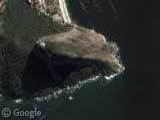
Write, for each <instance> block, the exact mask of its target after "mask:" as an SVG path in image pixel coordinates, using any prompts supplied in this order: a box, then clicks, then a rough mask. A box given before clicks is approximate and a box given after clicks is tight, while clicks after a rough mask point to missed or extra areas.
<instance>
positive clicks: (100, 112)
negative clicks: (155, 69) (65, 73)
mask: <svg viewBox="0 0 160 120" xmlns="http://www.w3.org/2000/svg"><path fill="white" fill-rule="evenodd" d="M125 77H126V76H125V73H123V74H122V75H120V76H117V77H115V78H114V79H112V80H106V79H99V78H97V79H92V80H90V81H88V82H87V83H85V84H83V85H80V86H81V87H79V86H76V87H73V88H69V89H66V90H59V91H57V94H56V95H55V94H51V95H49V96H45V97H40V98H35V99H33V100H23V99H17V100H7V99H5V98H3V97H2V96H1V98H0V102H1V104H0V111H2V110H3V109H4V108H9V109H11V111H12V115H11V116H10V117H8V118H5V120H12V119H16V120H30V119H31V118H30V117H29V116H16V115H14V113H13V112H14V110H15V109H19V111H33V110H35V109H37V110H38V111H40V112H41V116H40V117H39V116H35V118H32V119H34V120H53V119H54V120H75V119H76V120H82V119H83V120H90V119H92V120H99V119H101V120H103V119H105V120H106V119H107V120H117V119H118V120H126V119H127V118H126V116H127V104H128V103H127V92H126V78H125ZM0 119H4V117H3V116H2V114H1V115H0Z"/></svg>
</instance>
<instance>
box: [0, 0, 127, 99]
mask: <svg viewBox="0 0 160 120" xmlns="http://www.w3.org/2000/svg"><path fill="white" fill-rule="evenodd" d="M64 2H65V1H64V0H1V1H0V13H1V14H0V28H1V29H0V39H1V40H0V91H1V93H2V94H3V95H6V96H10V97H17V96H24V95H25V94H27V95H28V94H29V95H34V94H36V93H40V92H41V91H43V90H45V89H48V88H60V87H61V88H64V87H67V86H73V85H75V84H77V83H78V82H79V81H83V80H87V79H88V78H91V77H93V76H101V77H105V76H107V77H109V76H111V75H113V74H120V73H121V72H122V71H123V70H124V67H123V65H122V63H121V61H120V59H119V48H118V46H117V45H116V44H115V43H114V42H110V41H109V40H108V38H105V37H104V36H103V35H102V34H100V33H97V32H96V31H94V30H90V29H87V28H85V27H82V26H79V25H76V24H74V23H72V22H71V20H70V18H69V14H68V11H67V8H66V5H65V3H64ZM62 4H63V5H62Z"/></svg>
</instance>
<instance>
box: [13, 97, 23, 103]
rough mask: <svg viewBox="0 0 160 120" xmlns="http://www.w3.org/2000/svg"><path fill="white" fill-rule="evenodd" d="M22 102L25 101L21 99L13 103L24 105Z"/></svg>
mask: <svg viewBox="0 0 160 120" xmlns="http://www.w3.org/2000/svg"><path fill="white" fill-rule="evenodd" d="M22 101H23V100H22V99H21V98H20V99H16V100H13V102H14V103H17V104H20V103H22Z"/></svg>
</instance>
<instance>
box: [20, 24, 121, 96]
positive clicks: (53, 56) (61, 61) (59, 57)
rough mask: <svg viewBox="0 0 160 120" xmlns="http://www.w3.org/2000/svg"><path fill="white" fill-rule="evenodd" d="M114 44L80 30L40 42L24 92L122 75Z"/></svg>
mask: <svg viewBox="0 0 160 120" xmlns="http://www.w3.org/2000/svg"><path fill="white" fill-rule="evenodd" d="M111 44H112V43H109V42H106V40H105V39H104V37H103V36H102V35H100V34H98V33H96V32H94V31H91V30H88V29H84V28H80V27H77V26H75V27H73V29H71V30H70V31H67V32H64V33H59V34H56V35H49V36H45V37H42V38H40V40H39V41H38V42H37V44H36V45H35V47H34V48H33V50H32V53H31V56H30V58H29V61H28V64H27V67H26V69H25V73H24V76H23V79H22V83H23V88H24V90H26V91H28V92H31V93H32V92H35V91H39V90H42V89H45V88H49V87H53V86H54V87H57V86H58V87H65V86H70V85H75V84H77V83H78V82H79V81H82V80H86V79H88V78H90V77H93V76H109V75H111V74H114V73H117V74H118V73H120V72H121V71H122V70H123V66H122V65H121V64H120V63H119V62H118V61H117V60H116V58H115V54H117V53H116V51H117V46H114V47H113V46H112V45H111Z"/></svg>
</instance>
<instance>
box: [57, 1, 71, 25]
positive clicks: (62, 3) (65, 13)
mask: <svg viewBox="0 0 160 120" xmlns="http://www.w3.org/2000/svg"><path fill="white" fill-rule="evenodd" d="M59 6H60V9H61V12H62V15H63V19H64V22H66V23H71V19H70V17H69V14H68V10H67V7H66V3H65V0H59Z"/></svg>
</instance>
